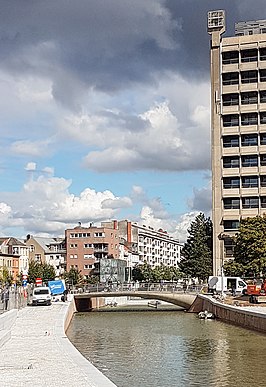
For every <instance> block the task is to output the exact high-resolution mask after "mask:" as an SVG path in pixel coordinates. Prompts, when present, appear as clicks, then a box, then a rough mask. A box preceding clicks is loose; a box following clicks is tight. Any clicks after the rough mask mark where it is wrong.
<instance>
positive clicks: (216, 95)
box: [208, 10, 266, 275]
mask: <svg viewBox="0 0 266 387" xmlns="http://www.w3.org/2000/svg"><path fill="white" fill-rule="evenodd" d="M225 30H226V28H225V12H224V11H223V10H219V11H210V12H209V13H208V32H209V34H210V36H211V48H210V56H211V141H212V193H213V196H212V200H213V202H212V220H213V230H214V238H213V239H214V246H213V247H214V262H213V263H214V274H215V275H219V274H221V273H222V266H223V263H224V262H225V261H226V260H227V259H230V258H232V257H233V249H234V239H233V238H234V236H235V235H236V233H237V231H238V228H239V222H240V220H241V219H242V218H245V217H250V216H251V217H253V216H256V215H262V214H264V213H265V212H266V20H259V21H248V22H240V23H236V24H235V35H234V36H231V37H222V34H223V33H224V32H225Z"/></svg>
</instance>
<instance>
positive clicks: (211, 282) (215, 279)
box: [209, 277, 218, 288]
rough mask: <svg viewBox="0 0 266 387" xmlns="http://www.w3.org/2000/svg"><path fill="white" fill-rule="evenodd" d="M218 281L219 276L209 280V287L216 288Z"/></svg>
mask: <svg viewBox="0 0 266 387" xmlns="http://www.w3.org/2000/svg"><path fill="white" fill-rule="evenodd" d="M217 282H218V277H212V278H211V279H210V281H209V287H210V288H214V286H215V285H216V284H217Z"/></svg>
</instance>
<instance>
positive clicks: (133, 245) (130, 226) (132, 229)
mask: <svg viewBox="0 0 266 387" xmlns="http://www.w3.org/2000/svg"><path fill="white" fill-rule="evenodd" d="M118 228H119V235H120V237H121V238H123V239H124V240H125V241H126V242H127V245H128V246H130V249H131V251H132V252H133V253H134V256H133V257H135V258H134V263H133V262H132V263H131V264H130V263H129V267H133V266H134V265H135V264H136V263H144V262H147V263H148V264H150V265H151V266H152V267H153V268H154V267H156V266H160V265H166V266H174V267H177V266H178V264H179V262H180V259H181V249H182V247H183V245H182V244H181V243H180V242H179V241H178V240H176V239H174V238H172V237H171V236H170V235H169V234H168V233H167V232H166V231H165V230H162V229H159V230H155V229H154V228H152V227H150V226H146V225H142V226H141V225H138V224H137V223H132V222H129V221H127V220H122V221H119V222H118ZM136 256H138V262H137V261H136Z"/></svg>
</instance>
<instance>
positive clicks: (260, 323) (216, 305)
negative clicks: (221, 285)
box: [189, 294, 266, 333]
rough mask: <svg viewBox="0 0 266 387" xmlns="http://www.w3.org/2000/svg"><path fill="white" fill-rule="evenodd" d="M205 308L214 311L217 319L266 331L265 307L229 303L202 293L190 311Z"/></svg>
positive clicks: (199, 310) (198, 310)
mask: <svg viewBox="0 0 266 387" xmlns="http://www.w3.org/2000/svg"><path fill="white" fill-rule="evenodd" d="M204 310H207V311H208V312H211V313H213V314H214V315H215V317H216V318H217V319H219V320H221V321H224V322H226V323H230V324H234V325H238V326H240V327H243V328H247V329H252V330H255V331H259V332H262V333H266V308H264V307H256V306H249V307H241V306H234V305H227V304H224V303H222V302H219V301H217V300H215V299H214V298H212V297H211V296H206V295H201V294H200V295H198V297H197V298H196V300H195V301H194V303H193V304H192V305H191V307H190V309H189V312H194V313H199V312H201V311H204Z"/></svg>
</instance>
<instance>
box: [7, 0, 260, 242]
mask: <svg viewBox="0 0 266 387" xmlns="http://www.w3.org/2000/svg"><path fill="white" fill-rule="evenodd" d="M0 5H1V14H0V26H1V27H0V90H1V99H0V117H1V118H0V131H1V137H0V138H1V140H0V147H1V152H0V187H1V189H0V235H3V236H9V235H12V236H17V237H25V236H26V235H27V234H28V233H30V234H33V235H39V236H60V235H63V234H64V230H65V228H67V227H73V226H75V225H76V224H77V223H78V222H79V221H81V222H82V224H83V225H85V226H86V225H87V224H88V223H90V222H91V221H93V222H94V223H95V224H98V223H99V222H101V221H104V220H109V219H129V220H132V221H137V222H139V223H140V224H146V225H150V226H152V227H155V228H163V229H165V230H167V231H168V232H169V233H170V234H171V235H173V236H174V237H176V238H179V239H180V240H181V241H184V240H185V238H186V230H187V228H188V226H189V224H190V222H191V221H192V220H193V219H194V217H195V216H196V215H197V214H198V213H199V211H203V212H204V213H205V214H206V215H210V209H211V186H210V176H211V173H210V124H209V122H210V101H209V94H210V83H209V36H208V34H207V32H206V23H207V11H208V10H213V9H225V10H226V23H227V31H228V33H229V34H232V32H233V29H234V23H235V22H238V21H244V20H257V19H260V18H262V17H265V18H266V5H265V2H264V1H263V0H255V1H253V2H252V3H251V2H250V1H248V0H243V1H241V2H240V1H237V0H235V1H233V0H223V1H213V0H208V1H205V0H201V1H195V0H175V1H174V0H168V1H167V0H145V1H143V0H134V1H133V0H108V1H104V0H79V1H78V2H76V1H74V0H68V1H67V0H46V1H43V2H38V1H33V0H9V1H5V0H0ZM264 11H265V12H264Z"/></svg>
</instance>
